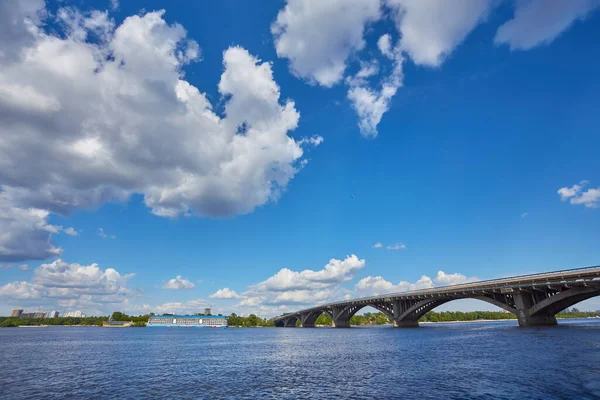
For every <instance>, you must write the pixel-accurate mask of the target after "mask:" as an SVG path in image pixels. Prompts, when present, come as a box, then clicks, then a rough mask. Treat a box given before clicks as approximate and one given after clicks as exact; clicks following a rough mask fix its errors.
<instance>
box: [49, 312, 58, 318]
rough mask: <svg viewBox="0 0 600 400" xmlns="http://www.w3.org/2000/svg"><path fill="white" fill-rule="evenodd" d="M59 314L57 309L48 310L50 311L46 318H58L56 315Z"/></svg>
mask: <svg viewBox="0 0 600 400" xmlns="http://www.w3.org/2000/svg"><path fill="white" fill-rule="evenodd" d="M59 314H60V313H59V312H58V311H50V312H49V313H48V318H58V315H59Z"/></svg>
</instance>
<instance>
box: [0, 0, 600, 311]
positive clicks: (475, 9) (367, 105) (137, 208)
mask: <svg viewBox="0 0 600 400" xmlns="http://www.w3.org/2000/svg"><path fill="white" fill-rule="evenodd" d="M599 9H600V1H597V0H570V1H566V0H565V1H561V0H556V1H550V2H548V1H543V0H455V1H453V2H439V1H434V0H426V1H425V0H423V1H410V0H330V1H326V2H325V1H321V0H287V1H271V2H260V4H259V3H258V2H249V1H248V2H235V1H221V2H166V1H134V0H132V1H121V2H119V1H115V0H112V1H69V0H63V1H54V0H48V1H46V2H44V1H43V0H22V1H19V2H2V3H0V315H6V314H8V313H9V312H10V311H11V310H12V309H13V308H17V307H19V308H25V309H27V310H35V309H37V308H38V307H39V308H40V309H42V310H60V311H63V312H64V311H74V310H81V311H84V312H85V313H87V314H89V315H106V314H108V313H111V312H113V311H116V310H119V311H122V312H127V313H132V314H145V313H148V312H157V313H163V312H171V313H195V312H202V311H203V309H204V307H207V306H212V309H213V313H224V314H229V313H231V312H235V313H237V314H244V315H248V314H250V313H256V314H258V315H260V316H264V317H270V316H274V315H279V314H281V313H283V312H289V311H293V310H296V309H301V308H307V307H311V306H314V305H315V304H322V303H326V302H330V301H337V300H342V299H349V298H355V297H362V296H369V295H375V294H383V293H391V292H400V291H406V290H413V289H420V288H430V287H436V286H443V285H449V284H456V283H463V282H468V281H476V280H481V279H493V278H500V277H505V276H513V275H519V274H528V273H535V272H545V271H554V270H561V269H570V268H578V267H584V266H592V265H600V257H599V256H600V254H599V249H600V246H599V241H600V223H599V222H600V167H599V164H598V148H600V134H599V129H598V127H599V126H600V113H598V110H599V109H600V97H599V96H598V95H597V94H598V91H599V89H600V76H599V75H598V71H599V70H600V53H599V52H598V51H597V50H594V49H597V45H598V41H597V38H598V37H600V12H599V11H598V10H599ZM490 307H491V306H490V305H488V304H486V303H483V302H480V301H476V300H461V301H456V302H450V303H447V304H446V305H444V306H443V308H442V307H440V309H453V310H487V309H491V308H490ZM578 307H579V308H580V309H600V298H595V299H591V300H588V301H586V302H583V303H580V304H579V305H578ZM371 311H372V310H371Z"/></svg>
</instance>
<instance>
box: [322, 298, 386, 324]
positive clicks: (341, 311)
mask: <svg viewBox="0 0 600 400" xmlns="http://www.w3.org/2000/svg"><path fill="white" fill-rule="evenodd" d="M365 307H372V308H374V309H375V310H377V311H380V312H382V313H384V314H385V315H386V316H387V317H388V318H389V319H390V320H393V319H394V311H393V306H392V304H390V303H383V302H378V303H363V304H351V305H349V306H346V307H340V308H338V309H334V310H333V311H334V312H333V326H334V327H336V328H340V327H344V328H346V327H350V318H352V317H353V316H354V315H356V313H357V312H359V311H360V310H362V309H364V308H365Z"/></svg>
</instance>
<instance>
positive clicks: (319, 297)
mask: <svg viewBox="0 0 600 400" xmlns="http://www.w3.org/2000/svg"><path fill="white" fill-rule="evenodd" d="M332 295H333V292H332V291H331V290H327V289H326V290H318V291H314V290H292V291H287V292H281V293H279V294H278V295H277V296H276V297H275V299H273V300H271V301H270V302H269V304H274V305H293V304H315V305H316V304H321V303H325V302H327V301H328V300H329V299H331V298H332Z"/></svg>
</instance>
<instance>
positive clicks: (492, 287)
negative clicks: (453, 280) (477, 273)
mask: <svg viewBox="0 0 600 400" xmlns="http://www.w3.org/2000/svg"><path fill="white" fill-rule="evenodd" d="M594 296H600V266H594V267H586V268H579V269H570V270H562V271H555V272H546V273H541V274H532V275H521V276H514V277H510V278H503V279H494V280H488V281H479V282H472V283H465V284H460V285H452V286H444V287H438V288H434V289H424V290H415V291H410V292H402V293H392V294H386V295H381V296H373V297H365V298H360V299H355V300H346V301H339V302H335V303H330V304H323V305H319V306H316V307H312V308H307V309H304V310H300V311H296V312H293V313H289V314H285V315H282V316H279V317H275V318H273V320H274V322H275V326H277V327H292V326H293V327H295V326H296V324H297V321H300V326H301V327H303V328H309V327H314V326H315V321H316V320H317V318H318V317H319V316H320V315H321V314H323V313H326V314H328V315H329V316H330V317H331V319H332V321H333V322H332V326H333V327H334V328H349V327H350V318H351V317H352V316H353V315H354V314H356V313H357V312H358V311H359V310H361V309H362V308H364V307H367V306H370V307H373V308H375V309H377V310H379V311H381V312H383V313H384V314H386V315H387V316H388V317H389V318H390V319H391V320H392V321H393V322H394V327H396V328H403V327H418V326H419V318H421V317H422V316H423V315H425V313H427V312H428V311H431V310H433V309H434V308H436V307H438V306H440V305H442V304H444V303H447V302H450V301H452V300H458V299H478V300H483V301H485V302H488V303H490V304H493V305H495V306H498V307H500V308H502V309H504V310H506V311H508V312H510V313H512V314H514V315H516V316H517V320H518V321H519V325H520V326H537V325H555V324H556V317H555V315H556V314H557V313H559V312H560V311H562V310H564V309H566V308H567V307H571V306H573V305H574V304H576V303H579V302H580V301H583V300H587V299H589V298H591V297H594Z"/></svg>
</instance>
